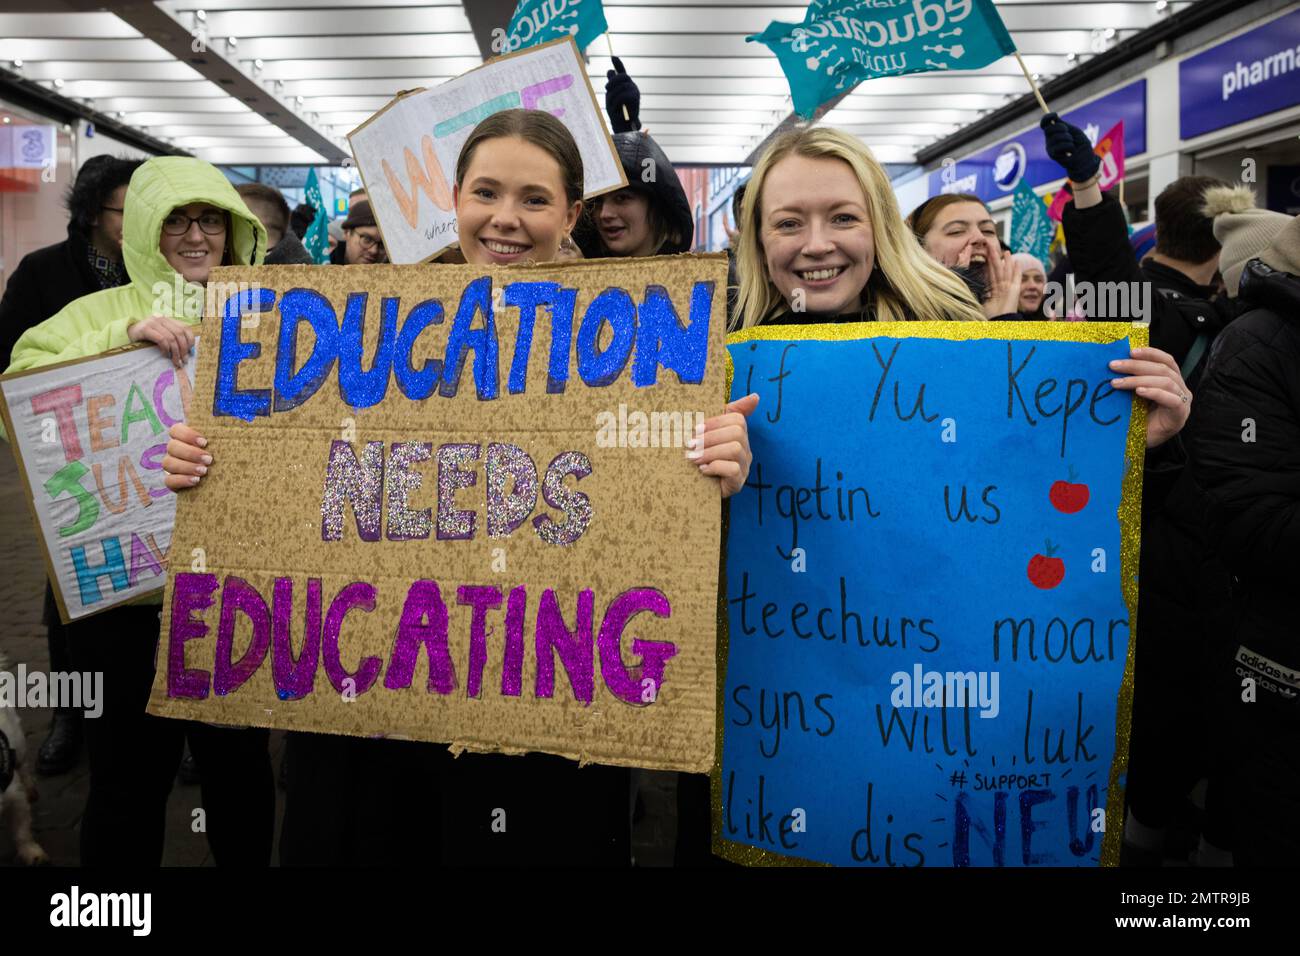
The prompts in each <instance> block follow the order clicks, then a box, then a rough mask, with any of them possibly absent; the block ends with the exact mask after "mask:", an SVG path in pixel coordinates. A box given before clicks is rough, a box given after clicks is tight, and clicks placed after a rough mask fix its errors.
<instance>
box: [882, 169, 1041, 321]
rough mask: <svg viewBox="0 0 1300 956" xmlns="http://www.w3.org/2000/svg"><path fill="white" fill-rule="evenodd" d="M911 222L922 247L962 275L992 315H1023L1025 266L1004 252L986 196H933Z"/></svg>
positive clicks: (1010, 318) (1013, 317)
mask: <svg viewBox="0 0 1300 956" xmlns="http://www.w3.org/2000/svg"><path fill="white" fill-rule="evenodd" d="M907 224H908V225H909V226H911V227H912V233H913V234H914V235H915V236H916V239H917V241H918V242H920V243H921V248H922V249H924V250H925V251H926V252H928V253H929V254H930V255H931V256H932V257H933V258H934V259H935V260H937V261H938V262H940V263H942V264H943V265H945V266H947V267H948V268H949V269H952V270H953V271H954V272H955V273H957V275H958V276H960V277H961V279H962V281H964V282H965V283H966V285H967V286H968V287H969V288H970V290H971V292H972V293H973V294H974V296H975V298H976V299H977V300H978V301H979V302H980V304H981V307H982V308H983V310H984V314H985V315H986V316H987V317H988V318H990V319H1001V320H1004V321H1014V320H1016V319H1018V318H1020V316H1019V315H1018V312H1019V310H1020V269H1019V267H1018V266H1017V265H1016V264H1015V263H1014V262H1013V261H1012V259H1011V253H1009V252H1004V251H1003V249H1002V243H1001V242H1000V241H999V239H998V230H997V225H996V224H995V223H994V222H993V214H992V213H991V212H989V209H988V207H987V206H985V205H984V202H983V200H981V199H980V198H979V197H978V196H974V195H971V194H970V193H941V194H939V195H938V196H931V197H930V198H929V199H927V200H926V201H925V202H923V203H921V205H919V206H917V207H916V208H915V209H914V210H912V214H911V215H910V216H908V217H907Z"/></svg>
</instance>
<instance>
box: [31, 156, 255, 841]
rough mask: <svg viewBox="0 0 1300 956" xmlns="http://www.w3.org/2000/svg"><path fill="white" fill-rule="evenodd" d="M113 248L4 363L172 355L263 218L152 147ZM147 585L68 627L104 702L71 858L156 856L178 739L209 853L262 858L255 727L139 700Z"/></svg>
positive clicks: (190, 163)
mask: <svg viewBox="0 0 1300 956" xmlns="http://www.w3.org/2000/svg"><path fill="white" fill-rule="evenodd" d="M122 232H123V241H122V258H123V262H124V264H125V266H126V271H127V275H128V276H129V277H130V282H129V284H127V285H124V286H119V287H117V288H113V289H105V290H103V291H101V292H95V293H92V294H91V295H87V296H84V297H82V298H80V299H77V300H75V301H74V302H71V303H70V304H68V305H67V306H66V307H65V308H63V309H62V310H61V311H60V312H58V313H57V314H55V315H54V316H52V317H51V318H49V319H48V320H46V321H45V322H42V323H41V324H40V325H37V326H35V327H33V328H31V329H29V330H28V331H27V332H25V333H24V334H23V335H22V337H21V338H20V339H19V340H18V343H17V344H16V345H15V346H14V351H13V363H12V364H11V365H10V366H9V371H10V372H16V371H20V370H22V369H30V368H37V367H40V366H43V365H53V364H55V363H57V362H66V361H69V360H71V359H76V358H82V357H85V356H89V355H98V354H100V353H101V352H106V351H108V350H110V349H116V348H121V347H123V346H127V345H131V344H133V343H137V342H152V343H154V344H155V345H156V346H158V348H159V349H161V350H162V351H163V352H164V353H166V354H167V355H168V357H169V358H171V360H172V361H173V362H174V363H175V364H176V365H177V366H178V367H179V366H180V365H182V364H184V363H185V361H186V360H187V358H188V355H189V352H190V348H191V346H193V344H194V335H195V330H196V328H197V327H198V325H199V323H200V321H201V320H202V317H203V311H204V310H203V300H204V294H205V289H206V285H207V281H208V274H209V272H210V271H211V269H212V268H213V267H214V266H218V265H258V264H260V263H261V261H262V257H263V255H264V254H265V251H266V229H265V227H264V226H263V225H262V224H261V223H260V222H259V221H258V220H257V218H256V217H255V216H254V215H253V214H252V213H251V212H249V210H248V207H247V206H245V205H244V202H243V200H242V199H241V198H240V197H239V194H238V193H236V192H235V190H234V187H233V186H231V185H230V183H229V182H227V180H226V178H225V177H224V176H223V175H222V174H221V173H220V172H219V171H218V170H217V169H216V167H214V166H212V165H210V164H208V163H205V162H203V161H201V160H197V159H190V158H185V157H176V156H165V157H157V158H154V159H151V160H149V161H148V162H147V163H145V164H144V165H143V166H141V167H140V168H139V169H138V170H137V171H136V172H135V174H134V175H133V176H132V177H131V183H130V186H129V187H128V189H127V195H126V206H125V212H124V216H123V229H122ZM158 608H159V598H157V597H156V596H155V597H152V598H146V599H144V600H142V601H140V602H137V603H134V604H128V605H124V606H121V607H117V608H114V609H112V610H110V611H107V612H105V613H103V614H101V615H98V616H96V617H95V618H93V619H91V620H90V621H88V622H86V625H87V626H84V627H81V628H79V629H78V630H77V632H76V635H75V636H73V637H72V638H71V639H70V650H71V654H72V660H73V664H74V666H75V667H76V668H77V669H78V670H79V671H83V672H86V671H88V672H100V673H102V674H103V675H104V676H103V681H104V683H103V712H102V714H101V715H100V716H99V717H98V718H97V719H95V720H88V721H87V722H86V725H87V729H86V739H87V745H88V750H89V752H90V794H89V797H88V799H87V803H86V811H85V815H84V817H83V818H82V822H81V863H82V865H83V866H95V865H112V866H119V867H120V866H130V865H136V866H157V865H158V864H159V863H161V861H162V851H163V836H164V830H165V819H166V807H167V797H168V794H169V793H170V791H171V786H172V780H173V778H174V777H175V775H176V769H177V766H178V765H179V764H180V760H181V752H182V748H183V744H184V741H185V739H186V737H187V736H188V738H189V741H190V749H191V751H192V752H193V753H194V756H195V760H196V761H197V762H198V764H199V766H200V768H201V771H202V797H203V799H202V806H203V810H204V816H205V824H206V832H207V836H208V842H209V845H210V846H211V848H212V853H213V857H214V858H215V859H216V861H217V863H219V864H222V865H244V866H266V865H268V864H269V862H270V857H271V844H272V840H273V837H274V827H275V784H274V781H273V779H272V775H271V762H270V757H269V755H268V749H267V743H268V740H267V732H266V731H265V730H252V729H241V728H226V727H213V726H211V725H208V724H200V723H194V722H188V721H179V720H172V719H167V718H162V717H154V716H151V715H149V714H146V713H145V705H146V704H147V702H148V699H149V691H150V687H151V686H152V683H153V675H154V658H155V654H156V651H157V647H158Z"/></svg>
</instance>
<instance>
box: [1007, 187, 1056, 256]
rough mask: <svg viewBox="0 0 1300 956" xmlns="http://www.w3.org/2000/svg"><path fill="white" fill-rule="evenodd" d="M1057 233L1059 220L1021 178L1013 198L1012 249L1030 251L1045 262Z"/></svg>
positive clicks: (1014, 250)
mask: <svg viewBox="0 0 1300 956" xmlns="http://www.w3.org/2000/svg"><path fill="white" fill-rule="evenodd" d="M1055 234H1056V223H1054V222H1052V217H1051V216H1049V215H1048V214H1047V205H1046V204H1045V203H1044V202H1043V201H1042V200H1041V199H1039V198H1038V196H1036V195H1035V194H1034V191H1033V190H1032V189H1030V188H1029V186H1028V185H1027V184H1026V183H1025V181H1024V180H1023V179H1022V180H1021V181H1020V185H1019V186H1017V187H1016V191H1015V194H1014V198H1013V199H1012V200H1011V243H1010V245H1011V251H1012V252H1027V253H1029V254H1030V255H1031V256H1034V257H1035V258H1037V259H1038V260H1039V261H1040V262H1046V261H1047V260H1048V252H1049V250H1050V249H1051V248H1052V237H1053V236H1054V235H1055Z"/></svg>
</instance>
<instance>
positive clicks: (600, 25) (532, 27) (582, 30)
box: [492, 0, 609, 53]
mask: <svg viewBox="0 0 1300 956" xmlns="http://www.w3.org/2000/svg"><path fill="white" fill-rule="evenodd" d="M608 29H609V26H608V24H606V23H605V8H604V7H602V6H601V5H600V0H519V6H517V7H516V8H515V15H514V16H513V17H511V18H510V25H509V26H508V27H506V28H505V30H504V31H502V30H501V29H500V28H499V27H498V28H497V29H495V30H493V31H492V49H493V50H494V51H496V52H497V53H513V52H515V51H516V50H522V49H525V48H526V47H530V46H536V45H537V44H539V43H546V42H547V41H549V40H558V39H559V38H560V37H567V36H571V37H573V40H574V42H575V43H577V44H578V49H579V50H585V49H587V44H588V43H590V42H591V41H592V40H594V39H596V37H598V36H600V35H601V34H602V33H604V32H605V31H606V30H608Z"/></svg>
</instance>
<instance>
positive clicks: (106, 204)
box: [0, 155, 143, 777]
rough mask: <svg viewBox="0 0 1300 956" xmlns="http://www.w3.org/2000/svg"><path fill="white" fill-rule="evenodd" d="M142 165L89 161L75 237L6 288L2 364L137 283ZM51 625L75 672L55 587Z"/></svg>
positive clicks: (67, 760) (71, 715)
mask: <svg viewBox="0 0 1300 956" xmlns="http://www.w3.org/2000/svg"><path fill="white" fill-rule="evenodd" d="M142 162H143V160H139V159H118V158H117V157H116V156H107V155H101V156H92V157H91V158H90V159H88V160H86V162H85V163H83V164H82V167H81V169H80V170H79V171H78V173H77V178H76V180H75V181H74V182H73V184H72V189H71V190H69V191H68V196H67V200H66V203H67V207H68V213H69V219H68V238H67V239H65V240H63V241H62V242H59V243H55V244H54V245H52V246H47V247H45V248H44V249H38V250H37V251H35V252H31V253H28V254H27V255H26V256H24V257H23V259H22V261H21V262H19V263H18V268H16V269H15V270H14V271H13V273H12V274H11V275H10V276H9V281H8V282H7V283H6V284H5V292H4V298H2V299H0V367H3V366H6V365H8V364H9V356H10V355H11V354H12V352H13V349H14V345H15V343H17V341H18V338H19V336H21V335H22V334H23V333H24V332H26V331H27V330H28V329H30V328H32V327H33V326H35V325H39V324H40V323H42V322H44V321H45V320H46V319H48V318H49V317H50V316H52V315H54V314H55V313H56V312H58V311H59V310H61V309H62V308H63V307H64V306H65V305H67V304H68V303H69V302H71V301H72V300H73V299H79V298H81V297H82V296H83V295H89V294H90V293H92V292H98V291H99V290H100V289H111V288H113V287H114V286H119V285H124V284H126V283H127V282H128V281H130V280H129V278H128V276H127V274H126V269H125V268H124V267H123V265H122V211H123V209H124V208H125V205H126V188H127V185H128V184H129V183H130V182H131V174H132V173H134V172H135V171H136V169H137V168H138V167H139V166H140V164H141V163H142ZM44 621H45V627H46V638H47V641H48V645H49V650H50V670H51V671H52V672H55V673H66V672H68V671H70V670H72V666H71V661H70V659H69V656H68V633H69V631H70V630H71V629H72V628H73V627H82V628H84V627H85V626H86V625H84V624H82V625H71V624H64V623H63V622H62V621H61V619H60V617H59V609H58V605H57V604H56V603H55V601H54V591H53V590H52V589H51V588H50V586H49V584H48V583H47V584H46V585H45V613H44ZM91 626H92V627H93V626H94V625H93V624H92V625H91ZM81 721H82V715H81V711H80V710H77V709H75V708H59V709H58V710H56V711H55V712H54V717H53V720H52V721H51V722H50V732H49V734H48V735H47V736H46V738H45V741H44V743H42V744H41V746H40V750H38V751H37V755H36V772H37V773H38V774H39V775H41V776H43V777H46V776H53V775H55V774H60V773H66V772H67V771H68V770H70V769H71V768H72V766H73V764H75V763H76V762H77V756H78V755H79V754H80V752H81V738H82V725H81Z"/></svg>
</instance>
